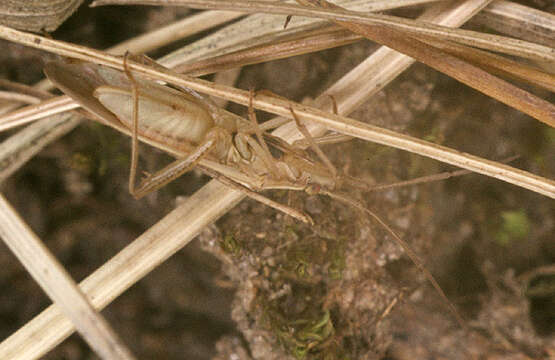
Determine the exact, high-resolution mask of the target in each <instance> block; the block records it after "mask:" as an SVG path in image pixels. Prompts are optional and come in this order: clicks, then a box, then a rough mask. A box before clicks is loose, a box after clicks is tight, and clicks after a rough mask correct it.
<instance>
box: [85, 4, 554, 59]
mask: <svg viewBox="0 0 555 360" xmlns="http://www.w3.org/2000/svg"><path fill="white" fill-rule="evenodd" d="M115 4H119V5H158V6H161V5H166V6H185V7H190V8H194V9H218V10H233V11H241V12H246V13H267V14H280V15H286V16H289V15H294V16H306V17H316V18H320V19H326V20H330V21H345V22H350V23H355V24H363V25H381V26H386V27H388V28H392V29H395V30H398V31H401V32H407V33H410V34H414V35H426V36H429V37H437V38H440V39H442V40H450V41H455V42H460V43H462V44H465V45H469V46H475V47H478V48H483V49H485V50H492V51H498V52H501V53H505V54H508V55H514V56H520V57H524V58H529V59H533V60H541V61H549V62H555V50H554V49H552V48H549V47H547V46H543V45H539V44H535V43H531V42H527V41H523V40H517V39H513V38H509V37H504V36H498V35H492V34H484V33H480V32H476V31H471V30H463V29H452V28H448V27H445V26H440V25H436V24H430V23H425V22H421V21H417V20H411V19H406V18H400V17H395V16H389V15H381V14H363V13H360V12H355V11H349V10H345V9H333V10H332V9H326V8H320V7H318V8H308V7H305V6H299V5H294V4H287V3H281V2H267V1H251V0H227V1H221V0H96V1H94V2H93V3H92V4H91V6H93V7H94V6H101V5H115Z"/></svg>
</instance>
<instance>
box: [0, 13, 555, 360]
mask: <svg viewBox="0 0 555 360" xmlns="http://www.w3.org/2000/svg"><path fill="white" fill-rule="evenodd" d="M536 6H540V5H536ZM182 15H183V11H182V12H181V13H180V14H179V15H176V13H175V12H174V11H173V10H170V9H161V8H136V7H110V8H106V9H103V8H100V9H94V10H90V9H87V8H84V7H83V8H82V10H80V12H79V13H77V14H76V15H75V16H74V17H72V18H71V19H70V20H69V21H68V22H67V23H66V24H64V25H63V27H62V28H61V29H59V31H58V32H57V33H54V34H53V37H54V38H58V39H66V40H68V41H72V42H78V43H82V44H86V45H88V46H93V47H97V48H104V47H107V46H109V45H111V44H112V43H114V42H117V41H120V40H121V39H124V38H126V37H130V36H133V35H134V34H137V33H142V32H144V31H147V30H149V29H151V28H155V27H157V26H159V25H160V24H165V23H167V22H169V21H170V20H171V19H173V18H174V17H177V16H182ZM122 16H126V18H127V19H129V20H126V21H125V22H123V21H119V20H114V19H120V18H121V17H122ZM110 19H112V20H110ZM110 21H112V22H110ZM106 29H109V31H108V30H106ZM1 47H2V48H3V49H7V51H4V52H2V54H0V64H1V66H0V75H1V76H2V77H3V78H10V79H11V80H14V81H20V82H25V83H32V82H34V81H36V80H38V79H39V78H40V69H41V65H40V62H41V60H39V59H44V58H43V57H42V56H43V55H42V54H39V53H38V52H35V51H33V50H30V49H27V48H24V47H21V46H18V45H13V44H8V43H2V45H1ZM374 49H375V45H373V44H371V43H369V42H359V43H356V44H353V45H349V46H345V47H341V48H338V49H333V50H328V51H322V52H319V53H317V54H312V55H306V56H299V57H295V58H291V59H285V60H280V61H274V62H271V63H266V64H263V65H257V66H248V67H245V68H243V69H242V71H241V75H240V77H239V79H238V81H237V83H236V86H237V87H239V88H243V89H249V88H256V89H266V90H270V91H272V92H274V93H276V94H279V95H281V96H284V97H287V98H290V99H292V100H296V101H301V100H305V101H306V100H307V98H308V99H310V98H312V97H315V96H317V95H318V94H319V93H321V92H322V91H323V90H325V89H326V88H327V87H329V86H330V85H331V84H333V83H334V82H335V81H336V80H337V79H339V78H340V77H341V76H342V75H343V74H345V73H346V72H347V71H349V70H350V69H351V68H353V67H354V66H356V65H357V64H358V63H359V62H360V61H362V60H363V59H364V58H365V57H366V56H368V54H369V53H371V52H372V51H373V50H374ZM275 74H281V75H280V77H276V76H275ZM287 76H288V77H287ZM530 90H531V91H533V92H535V93H537V94H539V95H540V96H542V97H543V98H546V99H550V100H551V101H553V100H554V97H553V95H552V94H549V93H547V92H542V91H541V90H538V89H535V88H534V89H530ZM229 108H230V109H231V110H232V111H235V112H238V113H240V114H245V113H246V110H245V109H244V108H241V107H239V106H230V107H229ZM258 117H259V119H261V120H264V119H267V118H269V116H268V115H267V114H262V113H258ZM351 117H353V118H355V119H357V120H360V121H364V122H367V123H371V124H374V125H378V126H382V127H386V128H389V129H392V130H395V131H399V132H403V133H407V134H410V135H412V136H416V137H419V138H422V139H426V140H429V141H433V142H435V143H439V144H442V145H445V146H449V147H452V148H455V149H458V150H460V151H465V152H469V153H471V154H475V155H478V156H481V157H484V158H488V159H494V160H500V159H506V158H509V157H511V156H513V155H519V156H520V157H519V158H518V159H517V160H514V161H513V162H512V163H511V164H512V165H513V166H516V167H518V168H521V169H525V170H527V171H530V172H533V173H535V174H539V175H541V176H544V177H547V178H554V177H555V162H554V161H553V153H554V151H555V132H554V131H553V129H549V128H548V127H547V126H545V125H543V124H541V123H539V122H537V121H535V120H533V119H531V118H529V117H527V116H526V115H523V114H521V113H519V112H518V111H516V110H513V109H511V108H508V107H507V106H505V105H502V104H500V103H498V102H496V101H495V100H492V99H490V98H487V97H485V96H483V95H481V94H479V93H477V92H476V91H474V90H471V89H469V88H468V87H466V86H464V85H461V84H459V83H457V82H456V81H454V80H452V79H450V78H448V77H446V76H444V75H442V74H439V73H437V72H435V71H434V70H431V69H429V68H427V67H425V66H423V65H419V64H417V65H413V66H412V67H411V68H410V69H409V71H407V72H406V73H405V74H403V75H401V76H400V77H399V78H398V79H396V80H395V81H394V82H393V83H392V84H390V85H389V86H387V88H386V89H385V90H383V91H382V92H380V93H379V94H377V95H376V96H375V97H374V98H373V99H372V100H371V101H369V102H367V103H366V104H364V105H363V106H362V107H361V108H360V109H358V110H357V111H356V112H355V113H353V114H352V115H351ZM129 143H130V141H129V139H128V138H125V137H123V136H120V135H119V134H116V133H114V132H113V131H112V130H110V129H107V128H104V127H102V126H100V125H98V124H94V123H92V122H89V123H85V124H83V125H82V126H80V127H79V128H77V129H76V130H74V131H73V132H72V133H70V134H69V135H67V136H65V137H64V138H63V139H61V140H59V141H57V142H55V143H53V144H51V145H50V146H49V147H47V148H46V149H45V150H44V151H43V152H41V153H40V154H39V155H38V156H36V157H35V158H34V159H32V160H31V161H30V162H29V163H28V164H27V165H26V166H25V167H23V168H22V169H21V170H19V171H18V172H17V173H16V174H15V175H14V176H12V177H11V178H10V179H9V180H8V181H7V182H6V183H4V184H3V185H2V192H3V193H4V194H5V195H6V196H7V197H8V199H9V200H10V202H11V203H12V204H13V205H14V206H15V207H16V208H17V209H18V211H19V213H20V214H21V215H22V216H23V217H24V218H25V220H26V221H27V223H28V224H29V225H30V226H31V227H32V229H33V230H34V231H35V232H36V233H37V234H38V235H39V237H40V238H41V239H43V241H44V242H45V244H46V245H47V246H48V247H49V248H50V250H51V251H52V252H53V253H54V254H55V255H56V257H57V258H58V259H59V260H60V261H61V262H62V263H63V264H64V266H65V267H66V269H68V271H69V272H70V273H71V274H72V276H73V277H74V278H75V279H76V280H81V279H83V278H84V277H85V276H87V275H88V274H90V273H91V272H92V271H94V270H95V269H96V268H97V267H99V266H100V265H102V264H103V263H104V262H105V261H107V260H108V259H109V258H111V257H112V256H113V255H115V254H116V253H117V252H118V251H119V250H121V249H122V248H123V247H125V246H126V245H127V244H129V243H130V242H131V241H132V240H133V239H134V238H136V237H137V236H138V235H140V234H141V233H142V232H144V231H145V230H146V229H148V228H149V227H150V226H151V225H153V224H154V223H156V222H157V221H158V220H159V219H161V218H162V217H163V216H164V215H165V214H167V213H168V212H169V211H170V210H171V209H172V208H173V207H174V206H175V205H176V202H178V201H179V198H180V197H182V196H187V195H189V194H192V193H193V192H194V191H195V190H196V189H198V188H199V187H201V186H202V184H204V183H205V182H206V181H207V179H208V178H207V177H206V176H204V175H202V174H201V173H199V172H196V171H193V172H191V173H189V174H187V175H185V176H184V177H182V178H180V179H179V180H177V181H175V182H174V183H172V184H170V185H169V186H167V187H165V188H164V189H162V190H160V191H158V192H157V193H155V194H151V195H149V196H147V197H146V198H145V199H143V200H141V201H136V200H134V199H133V198H132V197H131V196H130V195H129V194H128V192H127V176H128V166H129V165H128V164H129V153H130V151H129ZM323 149H324V151H325V153H326V154H327V155H328V156H329V157H330V159H331V160H332V162H333V163H334V165H335V166H336V167H337V169H339V170H340V172H341V173H344V174H349V175H350V176H353V177H357V178H360V179H364V180H365V181H368V182H372V183H376V184H382V183H394V182H397V181H400V180H406V179H411V178H415V177H418V176H423V175H429V174H434V173H438V172H442V171H451V170H454V169H452V168H450V167H448V166H446V165H443V164H439V163H438V162H436V161H433V160H429V159H425V158H422V157H420V156H416V155H411V154H408V153H406V152H402V151H398V150H395V149H391V148H387V147H384V146H380V145H375V144H371V143H365V142H363V141H359V140H352V141H349V142H345V143H342V144H336V145H329V146H325V147H324V148H323ZM141 155H142V159H141V166H142V168H143V169H146V170H147V171H154V170H156V169H159V168H161V167H162V165H160V164H166V163H167V162H168V161H169V160H170V158H169V157H168V156H166V155H164V154H162V153H160V152H158V151H156V150H153V149H151V148H148V149H147V148H146V147H144V148H142V154H141ZM344 191H345V192H347V193H348V194H349V196H350V197H352V198H354V199H356V200H357V201H358V202H360V203H362V204H364V205H365V206H367V207H368V208H369V209H371V210H372V211H373V212H375V213H376V214H378V215H379V216H380V217H381V218H382V219H383V220H384V221H385V222H386V223H388V224H389V225H390V226H391V227H392V228H393V229H394V231H396V232H397V233H398V234H399V235H400V236H401V238H403V239H404V240H405V241H407V242H408V243H409V244H410V246H411V247H412V248H413V249H414V250H415V251H416V252H417V253H418V254H419V255H420V256H421V258H422V259H423V261H424V263H425V264H426V267H427V268H428V269H429V270H430V271H431V272H432V273H433V274H434V276H435V277H436V278H437V279H438V280H439V282H440V285H441V287H442V288H443V289H444V291H445V292H446V294H447V296H448V298H449V299H450V301H451V302H452V303H453V304H454V305H455V307H456V309H457V311H458V312H459V313H460V314H461V316H462V317H463V318H464V319H465V322H466V325H467V329H463V328H461V327H460V326H459V325H458V323H457V322H456V320H455V318H454V317H453V315H452V314H451V313H450V312H449V310H448V307H447V306H446V304H445V303H444V302H443V301H442V300H441V298H440V297H439V295H438V294H437V292H435V290H434V289H433V288H432V287H431V286H430V284H429V283H428V282H427V280H426V279H425V277H424V276H423V275H422V273H421V272H420V271H418V269H417V268H416V267H415V266H414V264H412V263H411V261H410V260H409V259H408V257H407V256H406V255H405V253H404V251H403V250H402V249H401V247H400V246H398V244H396V243H395V241H394V240H393V239H392V237H391V236H390V235H389V234H388V233H387V232H386V231H385V230H384V229H383V228H382V227H381V226H380V225H379V224H377V223H376V222H375V221H373V220H372V219H370V218H369V217H368V216H367V215H364V214H362V213H360V212H358V211H357V210H356V209H353V208H352V207H350V206H348V205H346V204H343V203H341V202H339V201H337V200H333V199H330V198H328V197H325V196H321V195H307V194H304V193H302V194H299V193H289V192H285V191H274V192H270V193H268V194H266V195H268V196H269V197H271V198H272V199H274V200H277V201H279V202H282V203H288V204H290V205H291V206H292V207H294V208H298V209H301V210H303V211H306V212H307V213H308V214H310V216H311V217H312V218H313V219H314V222H315V225H314V226H308V225H304V224H300V223H298V222H296V221H294V220H292V219H291V218H289V217H287V216H285V215H283V214H282V213H279V212H276V211H275V210H273V209H270V208H267V207H265V206H264V205H261V204H260V203H257V202H254V201H252V200H244V201H243V202H241V203H240V204H239V205H238V206H237V207H235V208H234V209H233V210H231V211H230V212H229V213H228V214H227V215H225V216H224V217H223V218H221V219H220V220H219V221H218V222H217V223H216V224H214V225H212V226H210V227H208V228H206V229H205V230H204V231H203V232H202V234H201V235H200V236H199V239H197V240H195V241H193V242H192V243H191V244H190V245H188V246H187V247H186V248H184V249H183V250H182V251H180V252H179V253H177V254H176V255H175V256H173V257H172V258H170V259H169V260H168V261H166V262H165V263H164V264H163V265H162V266H160V267H159V268H157V269H156V270H155V271H153V272H152V273H151V274H149V275H148V276H147V277H146V278H144V279H143V280H141V281H140V282H139V283H137V284H136V285H135V286H133V287H132V288H131V289H130V290H129V291H127V292H126V293H125V294H123V295H122V296H121V297H120V298H118V299H117V300H115V301H114V303H113V304H111V305H110V306H109V307H108V308H107V309H106V310H105V311H104V314H105V316H106V317H107V319H108V320H109V322H110V323H111V324H112V325H113V326H114V328H115V329H116V331H117V332H118V333H119V334H120V335H121V337H122V338H123V339H124V341H125V342H126V343H127V345H128V346H129V347H130V348H131V349H132V351H133V352H134V353H135V354H137V355H138V356H139V357H140V358H141V359H162V358H163V359H183V358H186V359H222V360H223V359H242V360H246V359H326V360H328V359H414V358H429V359H467V358H478V357H479V358H484V359H501V358H504V359H506V358H510V359H529V358H532V359H539V358H548V357H549V356H552V357H554V356H555V327H554V325H553V324H555V291H554V290H553V289H554V286H555V285H554V284H555V270H553V265H554V263H555V242H554V241H553V234H554V233H555V216H554V215H555V212H554V207H553V201H552V200H550V199H548V198H546V197H544V196H541V195H538V194H535V193H532V192H530V191H528V190H524V189H521V188H518V187H515V186H512V185H509V184H506V183H503V182H501V181H497V180H495V179H492V178H488V177H485V176H481V175H477V174H471V175H465V176H461V177H456V178H452V179H448V180H445V181H440V182H432V183H427V184H424V185H418V186H407V187H401V188H396V189H389V190H385V191H381V192H371V193H363V192H360V191H358V190H355V189H344ZM2 246H3V245H2ZM0 264H1V267H2V271H1V272H0V287H1V288H2V292H1V293H0V319H1V321H0V337H2V338H6V337H7V336H9V335H10V334H12V333H13V332H14V331H16V330H17V329H18V328H19V327H21V326H22V325H24V324H25V323H26V322H27V321H29V320H30V319H32V318H33V317H34V316H36V315H37V314H38V313H39V312H40V311H42V310H43V309H44V308H45V307H46V306H48V305H49V304H50V301H49V299H48V298H47V297H46V296H45V295H44V293H43V292H42V291H41V289H40V288H39V287H38V286H37V285H36V283H35V282H34V281H33V280H32V279H31V278H30V277H29V275H28V274H27V273H26V272H25V270H24V269H23V268H22V267H21V265H20V264H19V263H18V262H17V260H16V259H15V257H14V256H13V255H12V254H11V253H10V252H9V251H8V249H7V248H5V247H4V248H3V249H2V251H0ZM60 358H64V359H75V360H77V359H94V358H96V357H95V355H94V354H93V353H92V352H91V351H90V350H89V348H88V347H87V345H86V344H85V343H84V342H83V341H82V340H81V339H80V338H79V337H78V336H76V335H73V336H72V337H70V338H69V339H68V340H66V341H64V342H63V343H62V344H60V345H59V346H57V347H56V348H55V349H54V350H53V351H51V352H50V353H49V354H48V355H47V356H46V357H45V359H60Z"/></svg>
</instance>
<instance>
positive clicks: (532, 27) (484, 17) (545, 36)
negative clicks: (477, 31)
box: [472, 0, 555, 48]
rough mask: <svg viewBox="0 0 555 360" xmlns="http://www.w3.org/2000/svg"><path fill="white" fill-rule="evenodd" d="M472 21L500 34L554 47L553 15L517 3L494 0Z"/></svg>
mask: <svg viewBox="0 0 555 360" xmlns="http://www.w3.org/2000/svg"><path fill="white" fill-rule="evenodd" d="M472 22H473V23H477V24H481V25H484V26H487V27H489V28H490V29H494V30H496V31H498V32H500V33H502V34H507V35H509V36H513V37H516V38H520V39H524V40H528V41H533V42H535V43H538V44H543V45H545V46H549V47H551V48H555V15H554V14H550V13H547V12H544V11H539V10H537V9H534V8H531V7H528V6H524V5H521V4H517V3H515V2H512V1H506V0H496V1H494V2H492V3H491V4H490V5H489V6H488V7H486V8H485V9H484V11H482V12H480V13H479V14H477V15H476V16H475V17H474V18H473V19H472Z"/></svg>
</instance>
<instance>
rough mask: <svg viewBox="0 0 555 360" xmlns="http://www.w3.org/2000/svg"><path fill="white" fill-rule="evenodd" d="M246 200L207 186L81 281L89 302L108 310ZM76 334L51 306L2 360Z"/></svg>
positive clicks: (5, 345) (3, 347)
mask: <svg viewBox="0 0 555 360" xmlns="http://www.w3.org/2000/svg"><path fill="white" fill-rule="evenodd" d="M242 198H243V194H242V193H240V192H237V191H234V190H230V189H229V188H227V187H225V186H223V185H221V184H220V183H218V182H216V181H212V182H210V183H209V184H208V185H205V186H204V187H203V188H202V189H201V190H199V191H197V192H196V193H195V194H194V195H193V196H192V197H190V198H189V199H188V200H187V201H186V202H185V203H183V204H182V205H180V206H179V207H178V208H176V209H175V210H173V211H172V212H171V213H169V214H168V215H167V216H165V217H164V218H163V219H162V220H160V221H159V222H158V223H157V224H156V225H154V226H152V227H151V228H150V229H149V230H148V231H146V232H145V233H144V234H143V235H141V236H140V237H139V238H137V239H136V240H135V241H133V243H132V244H130V245H129V246H127V247H126V248H125V249H124V250H122V251H121V252H120V253H119V254H117V255H116V256H115V257H113V258H112V259H111V260H110V261H108V262H107V263H106V264H104V265H103V266H102V267H100V268H99V269H98V270H96V271H95V272H94V273H93V274H92V275H90V276H89V277H87V278H86V279H85V280H84V281H83V282H82V283H81V288H82V289H83V291H84V292H85V293H86V294H87V295H88V297H89V299H90V301H91V304H92V305H93V306H94V307H95V308H97V309H99V310H100V309H102V308H104V307H105V306H106V305H108V304H109V303H110V302H111V301H112V300H114V299H115V298H116V297H117V296H119V295H120V294H121V293H122V292H124V291H125V290H127V289H128V288H129V287H130V286H131V285H133V284H134V283H135V282H137V281H138V280H139V279H141V278H142V277H144V276H145V275H146V274H148V273H149V272H150V271H151V270H152V269H154V268H155V267H156V266H158V265H160V264H161V263H163V262H164V261H165V260H166V259H167V258H168V257H170V256H171V255H173V254H174V253H175V252H176V251H178V250H179V249H181V248H182V247H183V246H185V245H187V244H188V243H189V242H190V241H191V240H192V239H193V238H194V237H195V236H196V235H197V234H198V233H199V232H200V230H201V229H202V228H204V227H205V226H206V225H207V224H210V223H212V222H214V221H215V220H216V219H217V218H218V217H220V216H222V215H223V214H225V213H226V212H227V211H228V210H229V209H230V208H231V207H233V206H234V205H235V204H237V203H238V202H239V201H240V200H241V199H242ZM72 332H73V327H72V324H71V322H70V321H69V320H68V318H66V317H64V316H63V315H62V313H61V312H60V310H59V308H57V307H54V306H50V307H49V308H48V309H46V310H45V311H43V312H42V313H41V314H40V315H38V316H37V317H35V319H33V320H32V321H30V322H29V323H27V324H26V325H25V326H24V327H23V328H21V329H20V330H19V331H17V332H16V333H14V334H13V335H11V336H10V337H9V338H7V339H6V340H4V341H3V342H2V343H1V344H0V358H2V359H6V360H7V359H18V360H21V359H36V358H38V357H40V356H42V355H43V354H44V353H45V352H47V351H48V350H50V349H51V348H52V347H54V346H55V345H57V344H58V343H60V342H61V341H62V340H63V339H65V338H66V337H68V336H69V335H70V334H71V333H72ZM37 339H40V341H37Z"/></svg>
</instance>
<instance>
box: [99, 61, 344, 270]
mask: <svg viewBox="0 0 555 360" xmlns="http://www.w3.org/2000/svg"><path fill="white" fill-rule="evenodd" d="M89 60H91V59H89ZM120 67H121V65H120ZM243 103H244V101H243ZM341 105H342V103H340V108H341ZM255 106H256V102H255ZM342 111H345V109H342ZM193 198H194V197H193ZM238 198H240V196H239V195H238ZM193 201H194V200H193ZM234 201H236V200H233V201H232V202H234ZM211 216H212V217H214V215H211ZM211 216H209V217H208V218H209V219H210V218H211ZM216 216H217V215H216ZM181 226H186V225H181ZM185 231H186V232H187V231H188V230H185ZM195 231H196V230H193V231H192V232H195ZM163 260H164V259H163V256H161V257H160V258H159V259H157V260H156V262H162V261H163ZM153 266H154V265H152V264H151V265H150V266H149V267H153Z"/></svg>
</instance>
